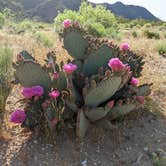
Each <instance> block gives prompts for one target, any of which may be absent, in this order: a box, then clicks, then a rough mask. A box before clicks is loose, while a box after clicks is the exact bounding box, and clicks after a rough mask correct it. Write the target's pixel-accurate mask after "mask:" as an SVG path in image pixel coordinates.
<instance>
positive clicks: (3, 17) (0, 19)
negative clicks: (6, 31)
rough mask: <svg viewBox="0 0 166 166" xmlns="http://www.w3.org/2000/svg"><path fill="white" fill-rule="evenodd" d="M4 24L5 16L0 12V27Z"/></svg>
mask: <svg viewBox="0 0 166 166" xmlns="http://www.w3.org/2000/svg"><path fill="white" fill-rule="evenodd" d="M4 24H5V16H4V15H3V14H2V13H0V28H2V27H3V25H4Z"/></svg>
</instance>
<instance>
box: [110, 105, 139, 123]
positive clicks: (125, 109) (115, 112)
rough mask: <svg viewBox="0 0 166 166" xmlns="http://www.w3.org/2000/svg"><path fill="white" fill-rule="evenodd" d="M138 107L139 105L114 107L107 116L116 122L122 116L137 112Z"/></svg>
mask: <svg viewBox="0 0 166 166" xmlns="http://www.w3.org/2000/svg"><path fill="white" fill-rule="evenodd" d="M137 107H138V103H131V104H123V105H121V106H119V105H116V106H114V107H113V108H112V109H111V110H110V112H109V113H108V114H107V116H108V117H109V119H110V120H114V119H116V118H118V117H120V116H124V115H126V114H128V113H129V112H131V111H133V110H135V109H136V108H137Z"/></svg>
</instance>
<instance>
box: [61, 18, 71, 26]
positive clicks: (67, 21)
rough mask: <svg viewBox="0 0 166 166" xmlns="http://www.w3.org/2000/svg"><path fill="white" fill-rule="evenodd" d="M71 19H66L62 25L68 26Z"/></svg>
mask: <svg viewBox="0 0 166 166" xmlns="http://www.w3.org/2000/svg"><path fill="white" fill-rule="evenodd" d="M71 24H72V21H71V20H70V19H66V20H64V21H63V27H64V28H69V27H71Z"/></svg>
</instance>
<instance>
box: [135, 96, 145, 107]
mask: <svg viewBox="0 0 166 166" xmlns="http://www.w3.org/2000/svg"><path fill="white" fill-rule="evenodd" d="M137 100H138V102H139V103H140V104H142V105H143V104H144V103H145V98H144V97H143V96H137Z"/></svg>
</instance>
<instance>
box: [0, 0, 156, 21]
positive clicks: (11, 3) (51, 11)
mask: <svg viewBox="0 0 166 166" xmlns="http://www.w3.org/2000/svg"><path fill="white" fill-rule="evenodd" d="M80 4H81V0H0V11H2V10H3V9H4V8H5V7H7V8H9V9H11V10H13V11H15V12H16V13H18V11H21V12H22V15H24V16H25V17H28V18H36V19H37V20H40V21H46V22H50V21H53V19H54V18H55V17H56V15H57V14H58V12H59V11H63V10H64V9H71V10H78V8H79V6H80ZM93 5H95V4H93ZM101 5H104V6H105V7H106V8H107V9H108V10H111V11H112V12H113V13H114V14H115V15H117V16H122V17H125V18H128V19H136V18H142V19H146V20H153V21H157V20H159V19H158V18H156V17H155V16H154V15H153V14H151V13H150V12H149V11H148V10H147V9H145V8H143V7H140V6H134V5H124V4H123V3H121V2H116V3H114V4H108V3H102V4H101ZM21 12H20V13H21Z"/></svg>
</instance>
